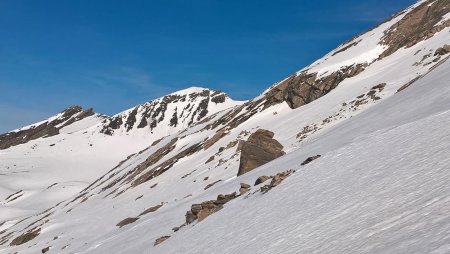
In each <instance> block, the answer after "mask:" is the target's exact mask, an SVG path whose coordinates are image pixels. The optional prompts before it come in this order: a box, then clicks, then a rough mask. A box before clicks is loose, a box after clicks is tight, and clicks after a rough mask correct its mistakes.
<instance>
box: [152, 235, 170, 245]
mask: <svg viewBox="0 0 450 254" xmlns="http://www.w3.org/2000/svg"><path fill="white" fill-rule="evenodd" d="M169 238H170V235H165V236H161V237H160V238H158V239H156V240H155V243H154V244H153V246H156V245H158V244H160V243H162V242H164V241H165V240H167V239H169Z"/></svg>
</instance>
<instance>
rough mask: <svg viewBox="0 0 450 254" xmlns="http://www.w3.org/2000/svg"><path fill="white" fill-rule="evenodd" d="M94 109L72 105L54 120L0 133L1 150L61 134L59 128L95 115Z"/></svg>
mask: <svg viewBox="0 0 450 254" xmlns="http://www.w3.org/2000/svg"><path fill="white" fill-rule="evenodd" d="M93 114H94V112H93V111H92V109H87V110H83V109H82V108H81V107H80V106H72V107H69V108H67V109H66V110H64V111H62V112H61V113H60V116H59V117H58V118H56V119H54V120H52V121H47V122H44V123H42V124H39V125H36V126H32V127H31V128H28V129H25V130H20V131H17V132H8V133H5V134H2V135H0V150H1V149H7V148H9V147H11V146H16V145H20V144H25V143H27V142H29V141H31V140H34V139H38V138H45V137H50V136H54V135H58V134H59V130H60V129H62V128H64V127H65V126H68V125H70V124H72V123H74V122H76V121H80V120H82V119H84V118H86V117H89V116H91V115H93Z"/></svg>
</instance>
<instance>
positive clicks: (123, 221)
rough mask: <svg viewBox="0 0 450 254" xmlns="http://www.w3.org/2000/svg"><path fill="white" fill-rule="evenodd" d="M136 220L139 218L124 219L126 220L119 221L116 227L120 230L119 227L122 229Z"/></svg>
mask: <svg viewBox="0 0 450 254" xmlns="http://www.w3.org/2000/svg"><path fill="white" fill-rule="evenodd" d="M138 219H139V217H137V218H134V217H130V218H126V219H123V220H121V221H120V222H119V223H117V225H116V226H118V227H119V228H121V227H123V226H125V225H128V224H131V223H133V222H135V221H137V220H138Z"/></svg>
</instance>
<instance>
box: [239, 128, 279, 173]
mask: <svg viewBox="0 0 450 254" xmlns="http://www.w3.org/2000/svg"><path fill="white" fill-rule="evenodd" d="M273 136H274V133H273V132H271V131H268V130H262V129H259V130H257V131H256V132H255V133H253V134H252V135H250V137H249V138H248V140H247V141H245V142H244V145H243V146H242V152H241V160H240V164H239V171H238V174H237V175H238V176H239V175H242V174H245V173H247V172H249V171H251V170H252V169H254V168H256V167H259V166H261V165H264V164H266V163H267V162H269V161H272V160H274V159H276V158H278V157H280V156H282V155H284V154H285V152H283V146H282V145H281V144H280V143H279V142H278V141H277V140H275V139H273Z"/></svg>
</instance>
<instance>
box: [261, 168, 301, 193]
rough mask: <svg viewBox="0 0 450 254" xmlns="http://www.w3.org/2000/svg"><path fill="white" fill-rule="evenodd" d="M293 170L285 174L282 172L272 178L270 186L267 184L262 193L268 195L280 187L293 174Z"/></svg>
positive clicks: (262, 188)
mask: <svg viewBox="0 0 450 254" xmlns="http://www.w3.org/2000/svg"><path fill="white" fill-rule="evenodd" d="M292 172H294V171H292V170H288V171H285V172H281V173H278V174H276V175H275V176H273V177H272V181H270V183H269V184H266V185H264V186H262V187H261V192H262V193H266V192H268V191H270V190H271V189H272V188H274V187H276V186H278V185H279V184H280V183H281V182H282V181H284V179H286V178H288V177H289V176H290V175H291V174H292Z"/></svg>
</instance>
